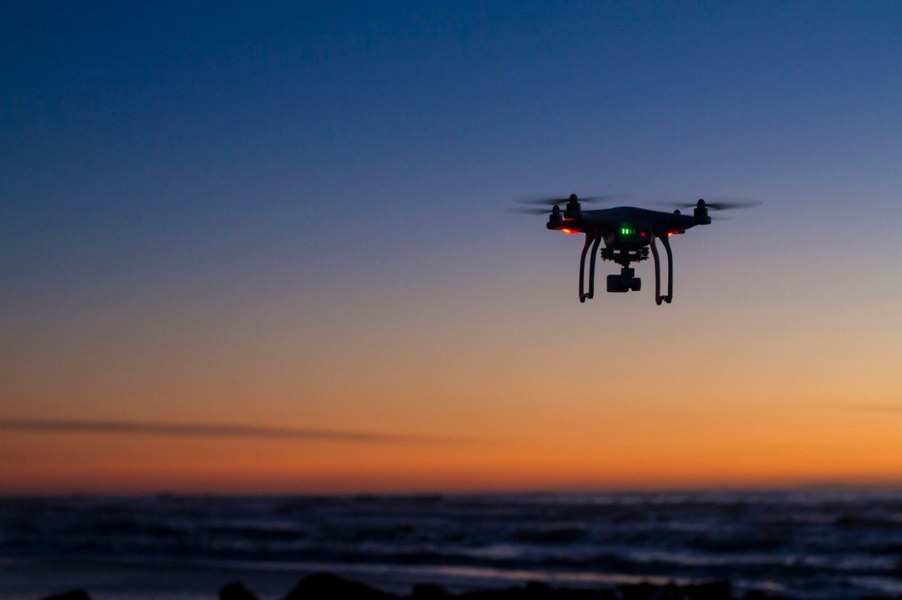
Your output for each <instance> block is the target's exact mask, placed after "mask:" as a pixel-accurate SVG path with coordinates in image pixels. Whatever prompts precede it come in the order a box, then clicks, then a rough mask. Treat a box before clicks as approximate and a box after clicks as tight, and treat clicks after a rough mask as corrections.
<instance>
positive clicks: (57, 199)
mask: <svg viewBox="0 0 902 600" xmlns="http://www.w3.org/2000/svg"><path fill="white" fill-rule="evenodd" d="M900 57H902V4H900V3H898V2H893V1H885V2H884V1H871V2H825V1H818V2H807V1H801V2H730V3H721V2H636V3H630V2H571V3H560V4H558V3H540V2H521V1H517V2H504V1H499V2H485V3H479V2H353V1H349V2H287V3H231V2H216V3H212V2H211V3H203V2H201V3H194V2H191V3H186V2H154V3H117V2H85V3H69V2H40V3H38V2H17V1H8V2H3V3H2V5H0V75H2V81H3V84H2V85H0V139H2V140H3V141H2V144H0V430H2V433H0V493H3V494H23V493H154V492H161V491H167V492H178V493H359V492H371V493H395V492H481V491H521V490H523V491H526V490H581V491H585V490H636V489H654V490H657V489H685V488H698V487H701V488H745V487H774V486H798V485H823V484H862V485H874V484H876V485H899V484H902V436H900V435H899V431H902V374H900V368H899V365H900V358H902V311H900V309H899V298H900V297H902V271H900V269H899V260H900V257H902V241H900V238H899V236H898V233H899V230H900V228H902V203H900V201H902V168H900V167H902V111H900V110H899V107H900V106H902V69H900V68H899V67H900ZM571 193H577V194H580V195H593V194H608V193H616V194H622V195H623V196H622V197H624V198H625V200H623V201H622V202H623V204H628V205H634V206H643V207H648V208H656V207H658V204H659V203H662V202H693V201H694V200H696V199H697V198H702V197H703V198H709V199H740V200H753V201H756V202H760V203H761V204H760V206H758V207H756V208H754V209H750V210H741V211H740V210H737V211H734V212H731V213H729V217H730V219H728V220H718V221H715V222H714V223H713V224H712V225H711V226H708V227H696V228H694V229H692V230H690V231H688V232H687V234H686V235H684V236H678V237H675V238H673V249H674V258H675V267H674V270H675V283H674V299H673V303H672V304H670V305H663V306H656V305H655V302H654V295H653V282H654V271H653V268H652V266H651V264H650V262H643V263H640V264H638V265H636V268H637V273H636V274H637V275H638V276H640V277H642V279H643V284H644V285H643V289H642V290H641V291H640V292H637V293H629V294H606V293H601V294H597V295H596V298H595V299H594V300H592V301H589V302H586V303H585V304H580V302H579V301H578V297H577V284H578V280H577V274H578V265H579V263H578V258H579V252H580V249H581V239H580V238H578V237H576V236H566V235H563V234H561V233H559V232H552V231H548V230H546V229H545V219H544V218H543V217H541V216H531V215H519V214H513V213H511V212H509V211H507V209H508V208H510V207H511V206H512V205H514V200H515V199H517V198H522V197H525V196H541V195H550V196H567V195H569V194H571ZM598 269H599V278H603V277H604V276H605V275H606V274H607V273H614V272H617V267H616V265H612V264H611V263H609V262H599V267H598ZM602 282H603V279H602Z"/></svg>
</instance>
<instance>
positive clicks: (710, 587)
mask: <svg viewBox="0 0 902 600" xmlns="http://www.w3.org/2000/svg"><path fill="white" fill-rule="evenodd" d="M682 589H683V593H684V594H685V595H686V596H687V597H689V598H691V599H692V600H730V599H731V598H732V597H733V586H731V585H730V582H729V581H712V582H709V583H694V584H690V585H685V586H683V588H682Z"/></svg>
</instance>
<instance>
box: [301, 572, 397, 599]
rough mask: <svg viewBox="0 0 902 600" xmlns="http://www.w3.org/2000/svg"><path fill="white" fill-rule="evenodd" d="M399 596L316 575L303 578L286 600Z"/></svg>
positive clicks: (352, 582) (324, 574)
mask: <svg viewBox="0 0 902 600" xmlns="http://www.w3.org/2000/svg"><path fill="white" fill-rule="evenodd" d="M397 598H398V596H395V595H394V594H389V593H386V592H383V591H380V590H377V589H375V588H371V587H370V586H368V585H364V584H362V583H358V582H356V581H350V580H348V579H344V578H342V577H339V576H338V575H335V574H333V573H314V574H313V575H310V576H308V577H305V578H303V579H302V580H301V581H300V582H299V583H298V584H297V585H296V586H294V589H293V590H291V591H290V592H288V595H287V596H285V599H284V600H396V599H397Z"/></svg>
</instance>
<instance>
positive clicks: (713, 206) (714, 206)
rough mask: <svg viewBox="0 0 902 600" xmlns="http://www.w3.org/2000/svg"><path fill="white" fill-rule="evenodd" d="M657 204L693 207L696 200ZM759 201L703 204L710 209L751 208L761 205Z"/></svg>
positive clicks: (658, 203)
mask: <svg viewBox="0 0 902 600" xmlns="http://www.w3.org/2000/svg"><path fill="white" fill-rule="evenodd" d="M655 204H656V205H658V206H668V207H671V208H695V207H696V206H698V201H696V202H656V203H655ZM761 204H762V203H761V202H758V201H754V200H723V201H721V200H715V201H713V202H708V201H707V200H705V206H707V207H708V208H710V209H711V210H730V209H734V208H752V207H754V206H761Z"/></svg>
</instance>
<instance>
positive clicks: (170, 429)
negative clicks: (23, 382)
mask: <svg viewBox="0 0 902 600" xmlns="http://www.w3.org/2000/svg"><path fill="white" fill-rule="evenodd" d="M0 430H6V431H20V432H31V433H87V434H124V435H156V436H184V437H215V438H256V439H269V440H277V439H285V440H320V441H332V442H383V443H384V442H417V443H424V442H427V443H435V442H459V441H464V440H462V439H461V438H446V437H438V436H420V435H405V434H395V433H376V432H369V431H343V430H334V429H306V428H291V427H265V426H254V425H206V424H197V423H158V422H134V421H102V420H101V421H88V420H71V419H0Z"/></svg>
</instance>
